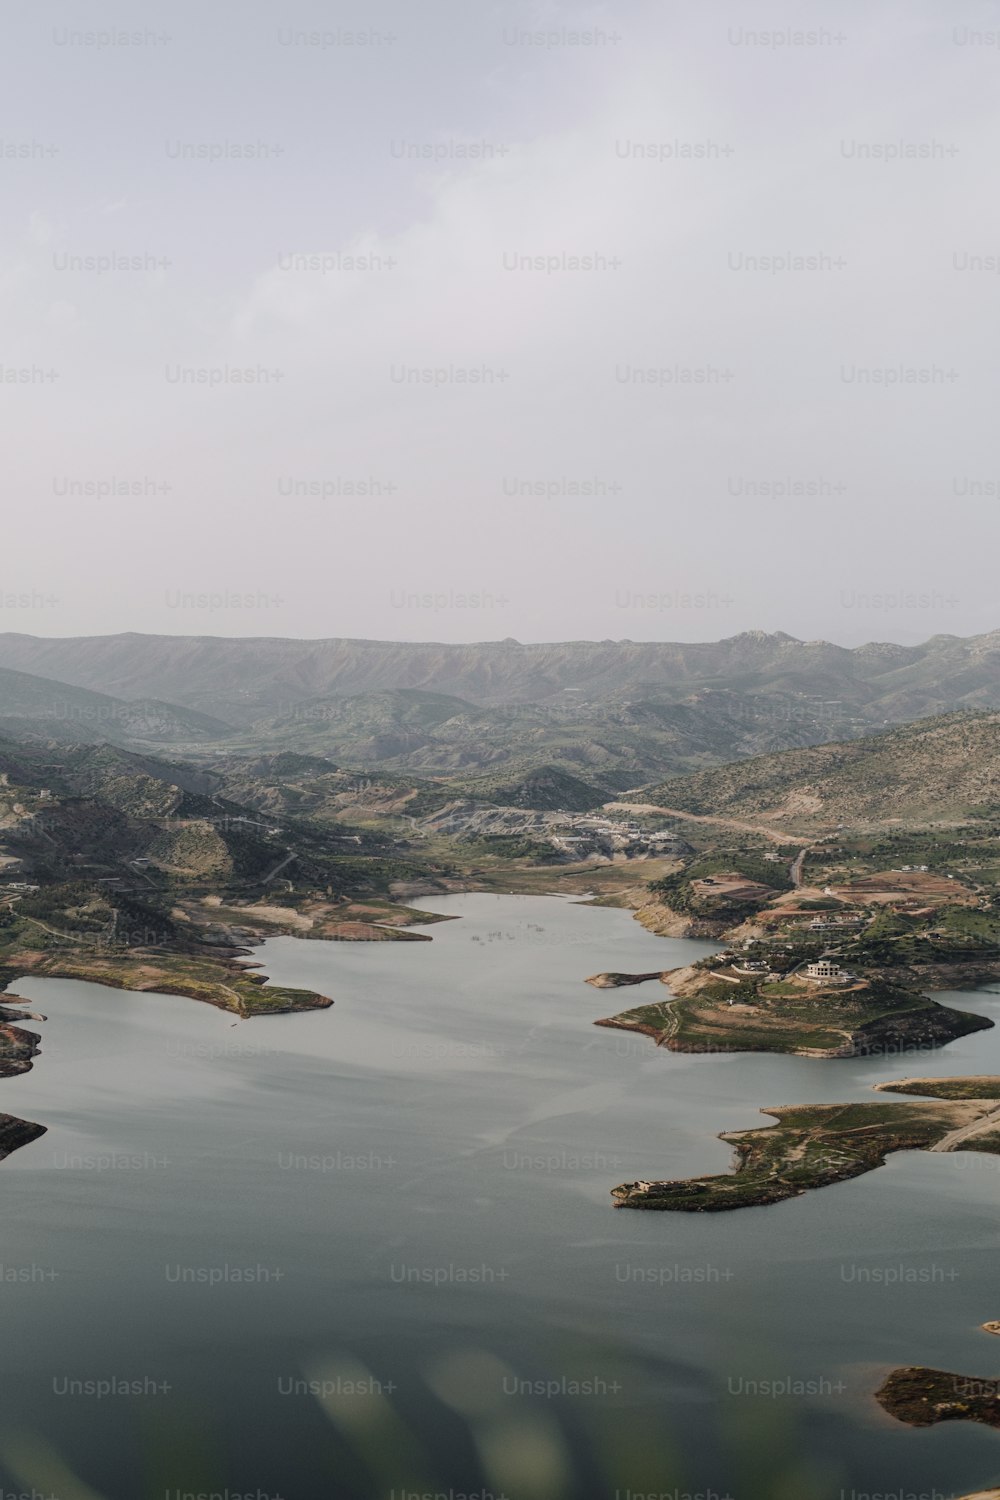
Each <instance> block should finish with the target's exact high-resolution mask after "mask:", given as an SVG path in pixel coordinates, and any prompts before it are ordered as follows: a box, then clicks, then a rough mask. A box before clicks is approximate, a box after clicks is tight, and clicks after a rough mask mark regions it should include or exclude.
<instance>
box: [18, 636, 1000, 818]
mask: <svg viewBox="0 0 1000 1500" xmlns="http://www.w3.org/2000/svg"><path fill="white" fill-rule="evenodd" d="M996 707H1000V631H993V632H990V633H989V634H986V635H981V636H975V637H972V638H969V639H963V638H960V637H956V636H944V635H938V636H934V637H932V638H931V639H930V640H928V641H926V642H925V643H923V644H922V645H920V646H899V645H894V644H891V643H871V644H868V645H865V646H859V647H856V648H846V647H842V646H837V645H833V644H831V643H829V642H826V641H800V640H796V639H795V638H794V637H792V636H789V635H785V634H783V633H781V632H778V633H776V634H765V633H764V632H760V631H749V632H745V633H743V634H742V635H738V636H734V637H731V638H730V639H728V640H723V641H718V642H714V643H669V642H668V643H659V642H634V641H599V642H588V641H571V642H563V643H556V644H541V645H523V644H521V643H519V642H517V641H513V640H505V641H493V642H482V643H477V644H473V645H448V644H441V643H420V644H414V643H406V642H391V641H363V640H313V641H308V640H288V639H275V638H259V639H245V638H239V639H230V638H226V637H213V636H197V637H188V636H153V635H139V634H126V635H114V636H91V637H83V638H78V639H75V638H74V639H46V638H43V637H38V636H29V635H20V634H12V633H7V634H2V635H0V733H2V734H7V735H10V736H13V737H16V738H24V737H29V738H30V737H41V738H45V739H50V740H58V741H62V742H64V743H89V744H97V743H101V742H108V743H111V744H115V745H118V746H121V747H123V748H130V749H135V750H152V751H154V752H158V751H160V750H162V749H164V748H166V747H170V750H171V753H177V754H181V755H184V756H186V757H194V758H196V759H198V760H205V759H211V758H212V757H215V756H218V755H226V756H230V755H233V754H236V755H251V754H255V755H256V754H261V753H280V752H284V751H294V752H296V753H300V752H305V753H308V754H310V755H314V756H318V757H321V758H324V759H328V760H331V761H333V762H334V763H335V764H337V765H341V766H344V765H346V766H350V767H353V768H358V769H367V770H384V771H387V772H391V773H401V774H407V775H411V776H417V777H421V778H426V779H429V780H448V781H449V782H451V781H453V780H455V779H458V780H460V781H468V780H469V779H470V778H472V779H476V778H482V777H487V778H495V777H499V779H500V781H501V782H504V781H510V780H514V781H516V780H517V779H518V778H519V777H522V776H523V775H525V774H529V773H532V772H534V771H536V770H537V769H538V768H540V767H546V768H548V769H551V770H554V771H556V772H559V773H561V774H564V775H567V776H572V777H576V778H579V779H580V780H582V781H583V782H585V783H586V784H587V786H589V787H593V788H595V789H596V790H597V791H598V792H605V793H609V794H610V793H615V792H620V791H626V790H629V789H631V788H633V787H636V786H640V785H644V784H648V783H650V782H655V781H658V780H661V779H663V778H665V777H673V776H679V775H685V774H689V773H691V772H695V771H699V770H702V769H706V768H710V767H712V766H717V765H720V764H723V763H727V762H730V761H736V760H743V759H747V758H751V757H755V756H759V755H764V754H769V753H772V752H775V751H779V750H784V749H790V748H803V747H806V746H809V745H815V744H821V743H825V742H829V741H833V740H848V739H854V738H856V737H858V736H861V735H865V734H870V733H871V732H872V731H874V730H879V729H882V728H884V727H885V726H886V725H887V724H894V723H905V722H908V721H911V720H915V719H920V718H923V717H927V716H931V715H936V714H942V713H952V712H955V711H962V710H969V709H989V708H996ZM477 790H478V789H477ZM480 794H481V792H480Z"/></svg>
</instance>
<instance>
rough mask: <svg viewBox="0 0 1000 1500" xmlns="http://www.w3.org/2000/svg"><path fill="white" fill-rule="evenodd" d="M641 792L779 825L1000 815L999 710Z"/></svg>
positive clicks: (644, 797)
mask: <svg viewBox="0 0 1000 1500" xmlns="http://www.w3.org/2000/svg"><path fill="white" fill-rule="evenodd" d="M635 800H637V801H641V802H648V803H655V804H659V805H661V806H668V807H672V808H677V809H679V810H681V811H684V812H692V813H702V814H705V813H707V814H710V815H713V816H724V817H733V818H738V819H746V818H751V819H757V820H758V821H759V820H760V819H762V818H764V819H767V820H768V821H769V822H772V823H773V824H774V825H775V826H776V827H781V826H782V825H783V824H787V825H788V826H789V827H792V828H796V829H799V828H809V827H811V826H815V827H820V826H829V825H831V824H832V825H836V824H838V823H846V824H849V825H859V824H865V823H872V824H875V823H878V824H883V823H888V822H893V821H900V822H907V823H927V822H932V821H939V820H950V819H956V820H960V819H964V818H966V817H968V816H970V815H972V816H977V815H984V814H985V815H993V816H997V815H1000V713H981V714H949V715H945V716H942V717H938V718H932V719H925V720H921V721H919V722H917V723H915V724H908V725H905V726H903V727H901V728H898V729H892V730H887V731H886V732H884V733H882V734H878V735H872V736H869V737H867V738H865V739H860V740H855V741H849V742H847V743H836V744H830V745H816V746H813V747H811V748H809V749H804V750H787V751H784V752H782V753H781V754H778V755H766V756H758V757H755V758H754V759H752V760H746V761H741V762H738V763H736V764H734V765H728V766H721V767H719V768H718V769H715V770H710V771H701V772H698V773H697V774H695V775H693V776H683V777H678V778H676V779H674V780H670V781H666V782H663V783H661V784H659V785H657V786H654V787H650V788H647V789H646V790H644V791H643V792H642V793H641V794H636V797H635Z"/></svg>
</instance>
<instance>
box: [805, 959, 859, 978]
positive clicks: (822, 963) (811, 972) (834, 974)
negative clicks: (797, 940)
mask: <svg viewBox="0 0 1000 1500" xmlns="http://www.w3.org/2000/svg"><path fill="white" fill-rule="evenodd" d="M806 978H807V979H812V980H814V981H815V982H816V983H817V984H820V983H822V984H844V983H845V982H846V981H847V980H848V979H850V978H851V975H850V974H848V973H847V971H846V970H845V969H842V968H841V967H840V965H839V964H835V963H834V962H833V960H832V959H829V958H818V959H817V960H816V962H815V963H814V964H806Z"/></svg>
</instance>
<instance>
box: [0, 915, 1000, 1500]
mask: <svg viewBox="0 0 1000 1500" xmlns="http://www.w3.org/2000/svg"><path fill="white" fill-rule="evenodd" d="M421 904H423V905H424V906H425V907H426V908H427V909H433V910H436V911H442V912H447V913H448V914H449V915H454V916H456V917H460V919H461V920H458V921H453V922H447V923H442V924H440V925H437V926H434V927H433V928H432V929H428V930H429V931H432V932H433V942H430V943H405V944H404V943H399V944H389V943H387V944H373V945H365V944H347V943H320V942H304V941H301V940H297V939H294V938H276V939H273V940H271V941H269V942H267V943H266V944H265V945H263V947H262V949H261V952H260V954H259V955H258V956H259V957H260V958H262V960H263V962H264V964H265V966H266V972H267V973H269V974H270V975H271V977H272V979H273V980H274V981H275V982H280V983H282V984H293V985H304V986H309V987H312V988H315V989H318V990H321V991H323V992H324V993H326V994H329V995H330V996H332V997H333V998H334V1000H335V1002H336V1004H335V1006H334V1008H333V1009H332V1010H329V1011H324V1012H314V1013H311V1014H308V1015H298V1016H282V1017H270V1018H261V1019H257V1020H254V1021H250V1022H238V1023H235V1024H234V1022H233V1018H232V1017H231V1016H228V1015H225V1014H222V1013H220V1012H217V1011H214V1010H212V1009H210V1008H209V1007H207V1006H202V1005H198V1004H196V1003H194V1002H192V1001H189V1000H185V999H180V998H177V997H170V996H140V995H128V994H124V993H121V992H117V991H114V990H108V989H103V988H101V987H99V986H95V985H88V984H80V983H74V982H67V981H58V980H41V979H31V978H29V979H24V980H21V981H19V982H18V983H16V984H15V985H13V986H12V988H13V989H15V990H16V991H17V992H18V993H19V994H21V995H24V996H25V997H26V998H28V999H29V1000H30V1001H31V1002H32V1003H33V1004H34V1005H36V1006H37V1007H38V1008H39V1010H40V1011H42V1012H44V1014H45V1015H46V1017H47V1019H46V1020H45V1021H44V1022H43V1023H39V1024H38V1025H37V1028H36V1029H37V1031H38V1032H39V1034H40V1036H41V1038H42V1048H43V1051H42V1055H41V1057H39V1058H38V1059H37V1061H36V1064H35V1067H34V1069H33V1071H32V1072H31V1073H29V1074H26V1075H24V1076H22V1077H20V1078H17V1079H10V1080H5V1081H3V1082H2V1083H0V1109H3V1110H6V1111H7V1112H9V1113H12V1114H19V1115H22V1116H24V1117H25V1118H28V1119H33V1120H37V1121H39V1122H40V1123H42V1124H44V1125H46V1126H48V1134H47V1135H45V1136H44V1137H43V1138H42V1139H40V1140H39V1141H37V1142H35V1143H34V1144H33V1145H31V1146H29V1147H27V1148H25V1149H24V1150H22V1151H20V1152H18V1153H17V1154H16V1155H15V1156H13V1157H12V1158H10V1159H9V1160H8V1161H7V1162H6V1163H4V1164H3V1166H2V1167H0V1209H2V1214H3V1219H2V1228H0V1260H2V1271H0V1306H2V1311H3V1317H2V1322H0V1331H2V1335H3V1345H2V1347H3V1360H2V1366H0V1369H2V1373H0V1480H2V1484H0V1496H3V1500H7V1496H8V1495H9V1494H11V1493H14V1494H21V1493H26V1494H32V1493H33V1494H34V1495H35V1496H41V1495H48V1496H52V1497H57V1500H178V1497H183V1496H185V1495H191V1494H198V1493H199V1492H207V1493H212V1492H215V1493H216V1494H220V1493H221V1494H225V1492H226V1491H227V1490H228V1491H229V1495H228V1497H227V1500H234V1497H236V1496H240V1495H253V1496H254V1500H265V1497H267V1500H276V1497H278V1496H281V1497H283V1500H334V1497H341V1496H343V1497H346V1500H362V1497H363V1500H370V1497H371V1500H374V1497H384V1500H403V1497H404V1496H406V1497H409V1496H411V1495H412V1494H413V1493H414V1492H420V1493H426V1492H433V1493H436V1494H438V1495H442V1496H445V1497H447V1500H458V1497H460V1496H462V1495H467V1494H469V1493H477V1492H478V1494H479V1495H480V1496H483V1495H485V1496H489V1495H492V1496H496V1497H499V1496H500V1495H506V1496H508V1497H509V1500H542V1497H545V1500H561V1497H566V1500H576V1497H580V1500H597V1497H607V1500H614V1497H615V1496H616V1495H617V1500H626V1497H629V1500H633V1497H635V1496H637V1495H647V1494H656V1495H658V1496H661V1497H665V1500H667V1497H669V1500H680V1497H682V1496H684V1495H697V1496H701V1497H702V1500H717V1497H718V1500H721V1497H723V1496H726V1495H729V1496H731V1497H733V1500H848V1497H850V1500H861V1497H862V1496H866V1495H871V1494H881V1495H892V1496H903V1495H909V1496H911V1497H913V1496H915V1495H920V1496H924V1497H931V1496H934V1497H944V1496H952V1495H957V1494H961V1493H963V1492H964V1491H966V1490H970V1489H975V1488H979V1487H982V1486H984V1485H986V1483H987V1482H996V1481H997V1480H998V1479H1000V1437H998V1436H997V1434H995V1433H992V1432H990V1431H987V1430H985V1429H981V1428H977V1427H974V1426H972V1425H964V1424H956V1425H954V1426H951V1427H942V1428H939V1429H936V1430H932V1431H930V1432H926V1433H918V1432H914V1431H911V1430H909V1429H907V1428H904V1427H902V1426H901V1425H899V1424H897V1423H894V1422H892V1421H891V1420H889V1419H888V1418H886V1417H885V1416H884V1415H883V1414H882V1413H881V1412H880V1411H879V1409H878V1408H877V1407H876V1406H875V1405H874V1404H873V1403H872V1401H871V1391H872V1390H873V1389H874V1388H875V1387H876V1386H877V1384H878V1383H879V1380H880V1378H881V1376H882V1374H883V1373H884V1371H885V1370H886V1369H887V1368H889V1367H891V1366H893V1365H896V1364H920V1363H928V1364H933V1365H937V1366H941V1367H944V1368H951V1369H955V1370H958V1371H961V1372H963V1373H965V1374H970V1375H972V1374H977V1375H982V1376H993V1375H996V1374H997V1372H998V1366H1000V1357H998V1356H1000V1344H998V1343H996V1342H995V1341H993V1340H991V1339H990V1338H989V1337H988V1336H987V1335H985V1334H983V1333H981V1332H979V1331H978V1324H980V1323H981V1322H983V1321H985V1320H986V1319H988V1318H994V1317H1000V1278H998V1276H997V1271H996V1267H997V1249H998V1243H1000V1221H998V1208H1000V1160H998V1159H996V1158H987V1157H981V1158H980V1157H976V1156H974V1155H972V1154H969V1155H967V1156H964V1157H963V1156H951V1157H949V1156H946V1155H937V1156H928V1155H926V1154H923V1153H908V1154H905V1155H901V1156H897V1157H895V1158H893V1159H892V1160H891V1161H890V1163H889V1165H888V1166H887V1167H886V1168H884V1169H882V1170H881V1171H878V1172H875V1173H871V1174H869V1175H868V1176H867V1177H864V1178H861V1179H859V1180H858V1181H855V1182H851V1183H845V1184H841V1185H839V1186H837V1187H834V1188H830V1189H826V1190H824V1191H821V1192H818V1193H815V1194H810V1195H807V1196H806V1197H804V1198H802V1199H798V1200H795V1201H793V1202H791V1203H786V1204H782V1205H778V1206H776V1207H772V1208H768V1209H750V1210H745V1211H741V1212H738V1213H732V1214H720V1215H705V1216H702V1215H691V1216H685V1215H674V1214H662V1215H659V1214H643V1213H630V1212H615V1211H614V1210H613V1209H612V1207H611V1200H610V1198H609V1190H610V1188H612V1187H613V1186H614V1185H615V1184H616V1183H618V1182H620V1181H623V1180H625V1179H631V1178H635V1177H644V1176H651V1177H667V1176H687V1175H691V1174H693V1173H697V1172H705V1171H721V1170H725V1169H726V1168H727V1166H728V1165H729V1162H730V1156H731V1154H730V1150H729V1148H728V1147H727V1146H726V1145H724V1144H723V1143H722V1142H720V1141H718V1140H717V1139H716V1135H717V1133H718V1132H719V1131H720V1130H729V1129H735V1128H740V1127H747V1126H752V1125H757V1124H763V1123H766V1122H765V1121H763V1120H762V1119H761V1117H760V1115H759V1113H758V1111H759V1108H760V1107H761V1106H762V1105H769V1104H790V1103H806V1102H819V1101H824V1100H829V1101H835V1100H847V1099H866V1098H870V1097H871V1095H870V1086H871V1084H872V1083H874V1082H875V1081H877V1080H878V1079H882V1078H889V1077H902V1076H906V1075H907V1074H913V1073H921V1074H930V1075H948V1074H952V1073H963V1072H997V1073H1000V1028H998V1029H997V1030H995V1031H992V1032H986V1033H980V1034H978V1035H976V1036H972V1037H969V1038H967V1039H965V1040H963V1041H960V1042H957V1043H953V1044H952V1045H950V1046H949V1047H947V1048H944V1049H942V1050H941V1051H939V1052H936V1053H929V1054H922V1055H919V1056H916V1057H914V1056H912V1055H911V1056H909V1057H900V1058H889V1059H884V1058H883V1059H870V1060H840V1061H829V1062H821V1061H810V1060H807V1059H798V1058H778V1057H767V1056H746V1057H721V1056H719V1057H700V1058H699V1057H685V1056H676V1055H673V1054H670V1053H667V1052H665V1051H663V1050H660V1049H657V1048H655V1047H654V1046H653V1044H652V1042H650V1041H648V1040H647V1039H646V1038H643V1037H638V1036H632V1035H629V1034H626V1033H622V1032H614V1031H609V1030H604V1029H600V1028H595V1027H594V1026H593V1025H592V1024H591V1023H592V1021H593V1020H594V1019H595V1018H597V1017H598V1016H601V1015H606V1014H609V1013H612V1012H613V1011H614V1010H615V1009H622V1008H624V1007H625V1006H626V1005H628V1004H630V1003H631V1004H636V1003H639V1002H640V1000H642V999H645V998H646V997H656V996H658V995H659V993H661V992H660V991H659V990H658V989H657V987H656V986H655V984H654V985H647V986H645V987H643V988H640V989H639V990H636V991H625V992H601V991H597V990H594V989H592V988H589V987H587V986H585V985H584V984H583V983H582V980H583V979H584V978H585V977H586V976H587V975H588V974H591V973H594V972H595V971H597V970H601V969H624V970H647V969H652V968H663V967H671V966H673V965H676V964H681V963H686V962H690V961H691V960H692V959H693V958H696V957H698V956H700V955H702V954H704V953H706V952H708V951H710V949H709V947H708V946H707V945H705V944H698V943H692V942H682V941H678V940H665V939H662V938H655V937H652V936H651V935H650V934H648V933H646V932H645V931H643V929H642V928H641V927H639V925H638V924H637V923H636V922H634V921H633V920H632V919H631V917H630V916H629V914H628V913H625V912H619V911H613V910H604V909H600V908H588V907H584V906H579V905H575V904H572V903H570V902H567V901H565V900H561V899H557V898H541V897H537V898H536V897H513V896H511V897H496V896H486V895H475V896H456V897H448V898H436V899H435V900H434V901H433V902H424V903H421ZM951 999H952V1001H953V1003H956V1004H959V1005H961V1006H964V1007H965V1008H967V1009H975V1010H977V1011H981V1012H982V1013H984V1014H988V1015H990V1016H991V1017H992V1018H998V1017H1000V995H993V994H990V993H987V992H979V993H977V994H975V995H964V996H953V997H951ZM108 1382H116V1383H117V1382H121V1383H126V1382H127V1383H128V1388H127V1389H124V1388H122V1387H121V1386H119V1385H117V1384H116V1386H115V1389H114V1392H113V1393H108V1387H107V1383H108ZM766 1382H779V1383H780V1382H785V1383H786V1385H787V1383H794V1390H793V1392H792V1393H789V1394H765V1393H764V1392H766V1391H768V1390H769V1389H770V1388H769V1387H768V1386H767V1385H766ZM102 1383H103V1384H102ZM779 1389H780V1386H779Z"/></svg>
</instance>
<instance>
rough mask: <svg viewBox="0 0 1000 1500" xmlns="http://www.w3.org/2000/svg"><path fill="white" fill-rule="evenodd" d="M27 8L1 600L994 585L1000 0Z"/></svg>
mask: <svg viewBox="0 0 1000 1500" xmlns="http://www.w3.org/2000/svg"><path fill="white" fill-rule="evenodd" d="M3 28H4V45H3V48H2V61H0V75H2V76H0V98H2V101H3V124H2V140H0V185H2V192H0V205H2V206H0V215H2V256H0V320H2V337H0V430H2V435H3V452H4V460H5V461H4V485H5V505H4V514H5V524H4V528H3V552H2V563H0V630H19V631H26V632H31V633H36V634H43V635H60V634H75V633H81V632H82V633H90V632H105V631H118V630H142V631H164V632H170V633H184V634H188V633H198V634H224V635H237V634H252V635H259V634H267V635H307V636H327V635H331V636H375V637H382V638H397V639H439V640H454V641H460V640H482V639H497V638H500V637H506V636H514V637H516V638H518V639H521V640H553V639H566V638H584V637H586V638H597V639H602V638H608V637H610V638H613V639H619V638H630V639H634V640H653V639H664V640H671V639H678V640H707V639H717V638H719V637H721V636H726V635H732V634H735V633H736V632H737V631H740V630H744V629H749V628H762V629H767V630H776V629H782V630H787V631H789V632H790V633H792V634H794V635H798V636H802V637H805V638H814V637H819V636H824V637H827V638H830V639H834V640H837V641H842V642H844V643H845V644H855V643H858V642H861V641H864V640H869V639H874V640H898V641H906V642H912V641H918V640H921V639H924V638H925V637H927V636H929V635H932V634H935V633H937V632H948V633H953V634H970V633H973V632H977V631H983V630H989V629H993V628H996V627H998V626H1000V602H998V599H997V594H998V589H997V577H998V559H1000V547H998V540H1000V535H998V534H1000V527H998V522H997V515H998V506H1000V451H998V439H997V434H998V429H1000V423H998V401H997V396H998V381H997V360H998V335H997V311H998V307H1000V274H998V271H1000V224H998V220H1000V199H998V195H997V191H996V184H997V165H998V149H1000V4H997V3H993V0H990V3H965V0H927V3H924V0H906V3H905V4H893V3H886V4H873V3H872V0H845V3H840V4H826V5H812V4H809V3H802V0H796V3H794V4H791V3H789V4H767V3H761V4H756V3H751V0H738V3H733V4H727V3H723V0H634V3H632V0H624V3H620V4H614V5H607V6H602V5H594V6H587V5H580V4H574V5H568V4H566V5H563V4H558V3H553V4H548V5H543V6H537V7H536V6H532V5H528V4H518V3H509V4H507V3H504V4H496V5H494V4H489V3H483V4H477V3H475V0H455V3H451V0H430V3H427V0H410V3H409V4H400V3H395V4H392V3H386V4H384V5H382V4H378V3H376V4H373V5H371V6H362V5H361V4H360V3H359V4H358V5H357V6H356V7H355V6H345V5H337V4H334V3H311V0H298V3H295V0H292V3H287V0H285V3H282V0H271V3H268V0H239V3H212V4H208V5H207V4H206V3H205V0H197V3H193V0H172V3H170V4H135V3H129V4H125V3H122V4H117V5H111V4H107V3H104V0H91V3H89V4H85V3H73V0H57V3H49V0H6V3H5V5H4V8H3ZM584 38H589V40H584ZM109 258H110V261H111V265H110V268H109ZM246 372H249V373H250V375H251V377H252V383H250V382H247V381H246V380H245V379H240V377H242V376H244V375H245V373H246ZM115 485H118V486H122V487H129V488H131V490H132V491H134V492H133V493H109V490H110V489H111V488H112V487H113V486H115ZM364 486H367V487H368V488H369V490H374V491H375V493H374V494H368V495H365V494H363V493H361V494H359V493H358V491H359V488H360V489H363V487H364ZM796 486H798V487H799V489H800V492H799V493H789V490H790V489H794V488H795V487H796ZM88 487H89V488H88ZM588 487H589V488H588Z"/></svg>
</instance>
